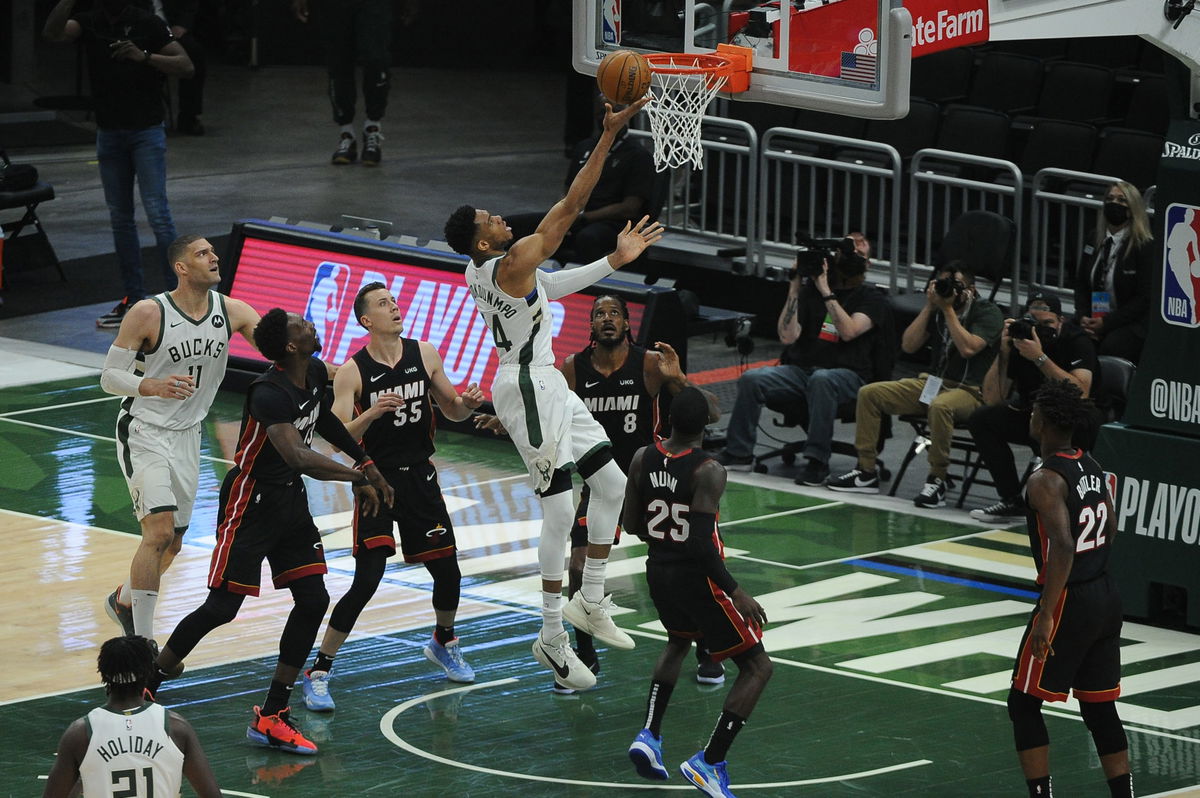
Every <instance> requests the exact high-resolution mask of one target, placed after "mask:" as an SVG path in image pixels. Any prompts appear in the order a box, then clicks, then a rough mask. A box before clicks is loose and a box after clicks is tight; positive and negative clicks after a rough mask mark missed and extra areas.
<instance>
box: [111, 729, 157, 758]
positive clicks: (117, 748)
mask: <svg viewBox="0 0 1200 798" xmlns="http://www.w3.org/2000/svg"><path fill="white" fill-rule="evenodd" d="M163 747H164V746H163V744H162V743H159V742H156V741H154V740H151V739H149V738H147V737H142V736H141V735H140V734H131V735H129V736H128V737H114V738H113V739H111V740H106V741H104V742H102V743H101V744H100V745H98V746H96V754H97V756H99V757H100V758H101V759H103V760H104V761H105V762H108V761H110V760H112V759H113V758H114V757H118V756H120V755H121V754H139V755H141V756H148V757H150V758H151V759H153V758H154V757H156V756H158V755H159V753H160V752H161V751H162V750H163Z"/></svg>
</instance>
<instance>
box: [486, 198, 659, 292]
mask: <svg viewBox="0 0 1200 798" xmlns="http://www.w3.org/2000/svg"><path fill="white" fill-rule="evenodd" d="M662 231H663V227H662V225H661V224H659V223H658V222H651V221H650V217H649V216H643V217H642V218H641V219H640V220H639V221H638V223H637V224H636V225H635V224H633V223H632V222H626V223H625V229H624V230H622V231H621V233H620V235H618V236H617V248H616V250H614V251H613V253H612V254H611V255H609V256H607V257H604V258H601V259H600V260H598V261H594V262H592V263H589V264H587V265H586V266H578V267H576V268H574V269H562V270H560V271H556V272H542V285H543V286H545V290H546V296H547V297H548V298H550V299H562V298H563V297H565V296H570V295H571V294H574V293H575V292H576V291H580V290H582V289H584V288H587V287H588V286H589V285H591V284H592V283H594V282H596V281H597V280H600V279H602V278H604V277H607V276H609V275H610V274H612V273H613V270H614V269H619V268H621V267H622V266H624V265H625V264H626V263H630V262H632V261H633V260H635V259H636V258H637V256H638V255H640V254H642V252H643V251H644V250H645V249H646V247H648V246H650V245H651V244H653V243H655V242H656V241H658V240H659V239H660V238H662ZM502 287H503V286H502ZM514 296H517V295H516V294H514Z"/></svg>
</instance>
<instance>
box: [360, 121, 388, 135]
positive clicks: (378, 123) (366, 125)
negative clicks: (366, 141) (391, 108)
mask: <svg viewBox="0 0 1200 798" xmlns="http://www.w3.org/2000/svg"><path fill="white" fill-rule="evenodd" d="M368 128H376V129H377V130H378V131H379V132H380V133H382V132H383V122H381V121H379V120H376V119H368V120H367V121H366V122H363V132H364V133H365V132H366V131H367V129H368Z"/></svg>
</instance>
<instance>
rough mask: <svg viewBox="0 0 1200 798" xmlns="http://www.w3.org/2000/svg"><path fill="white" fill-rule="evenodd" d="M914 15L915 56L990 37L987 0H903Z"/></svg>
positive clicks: (978, 41)
mask: <svg viewBox="0 0 1200 798" xmlns="http://www.w3.org/2000/svg"><path fill="white" fill-rule="evenodd" d="M904 7H905V8H907V9H908V13H909V14H910V15H912V21H913V37H912V44H913V51H912V54H913V57H914V58H915V57H917V56H921V55H928V54H929V53H936V52H938V51H939V50H949V49H951V48H953V47H964V46H966V45H968V44H979V43H980V42H986V41H987V40H988V4H987V0H904Z"/></svg>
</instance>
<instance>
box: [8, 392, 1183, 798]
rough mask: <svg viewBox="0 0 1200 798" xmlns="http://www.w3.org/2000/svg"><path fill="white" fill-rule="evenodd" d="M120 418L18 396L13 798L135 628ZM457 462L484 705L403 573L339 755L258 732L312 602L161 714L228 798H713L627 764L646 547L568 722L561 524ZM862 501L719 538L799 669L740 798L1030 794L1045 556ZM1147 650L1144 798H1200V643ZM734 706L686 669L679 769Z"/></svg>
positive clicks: (344, 508)
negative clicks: (542, 657) (610, 646)
mask: <svg viewBox="0 0 1200 798" xmlns="http://www.w3.org/2000/svg"><path fill="white" fill-rule="evenodd" d="M240 407H241V397H240V396H236V395H226V394H222V395H221V396H220V397H219V399H218V402H217V404H216V406H215V408H214V412H213V414H212V416H211V417H210V420H209V421H208V422H207V423H206V429H205V437H204V449H203V453H204V456H205V458H206V459H205V460H204V465H203V467H202V475H201V483H202V484H201V489H200V496H199V501H198V506H197V512H196V516H195V518H194V519H193V524H192V527H191V530H190V531H189V533H188V535H187V537H186V541H185V543H186V544H185V548H184V552H183V553H182V554H181V555H180V557H179V559H178V560H177V562H176V563H175V565H174V566H173V567H172V569H171V571H170V572H169V574H168V577H167V581H166V582H165V585H164V589H163V594H162V598H161V599H160V607H159V613H158V627H157V632H158V634H157V636H158V638H159V639H160V640H165V639H166V637H167V636H168V635H169V633H170V630H171V628H173V626H174V624H175V623H176V622H177V621H178V619H179V618H181V617H182V616H183V615H185V614H186V613H187V612H190V611H191V610H192V609H193V608H194V607H195V606H196V605H197V604H198V603H199V602H200V601H201V600H202V596H203V593H204V587H203V584H204V575H205V571H206V568H207V560H208V552H209V551H210V550H211V548H212V545H213V539H212V530H213V524H214V520H215V512H216V497H217V488H218V486H219V484H220V479H221V477H222V475H223V474H224V472H225V470H226V468H227V467H228V459H229V457H230V456H231V454H232V450H233V447H234V444H235V439H236V434H237V423H238V419H239V417H240ZM115 411H116V403H115V400H113V399H111V398H109V397H106V396H104V395H103V394H102V393H101V392H100V391H99V389H98V388H97V387H96V386H95V380H94V378H80V379H73V380H65V381H59V382H54V383H48V384H42V385H34V386H26V387H19V388H9V389H4V390H0V508H3V509H0V534H2V535H3V540H4V542H5V546H4V552H5V557H6V558H7V559H8V566H7V567H6V568H4V569H3V574H4V576H3V586H4V591H3V599H0V601H2V602H3V605H2V606H3V609H4V616H5V618H6V621H7V622H6V623H5V624H4V628H3V631H2V632H0V635H2V637H0V640H2V641H3V651H4V652H5V655H6V656H5V667H4V669H3V676H4V678H3V679H0V751H2V752H3V754H2V757H3V773H4V775H5V778H4V783H3V786H0V796H3V795H9V796H29V795H37V794H39V793H40V792H41V789H42V787H41V781H39V779H41V778H44V776H45V774H46V773H47V772H48V770H49V768H50V765H51V762H52V760H53V754H54V749H55V745H56V743H57V739H58V736H59V734H60V733H61V731H62V729H63V728H64V727H65V726H66V724H67V723H68V722H69V721H71V720H72V719H74V718H76V717H78V716H79V715H81V714H83V713H84V712H85V711H86V710H87V709H88V708H90V707H91V706H94V705H96V704H98V703H102V701H103V696H102V691H101V690H100V689H99V688H98V686H97V682H96V675H95V653H96V650H97V647H98V645H99V644H100V643H101V642H102V641H103V640H105V639H107V638H108V637H111V636H112V635H113V634H115V633H116V627H114V626H113V625H112V623H111V622H110V621H109V620H108V619H107V617H106V616H105V614H104V612H103V609H102V606H101V600H102V599H103V597H104V596H105V595H106V594H107V593H108V592H109V591H110V590H111V589H112V587H113V586H114V585H115V584H116V583H117V581H119V580H120V579H121V577H122V572H123V571H125V570H126V569H127V566H128V560H129V557H130V556H131V554H132V551H133V548H134V545H135V538H134V537H133V534H134V533H135V532H136V524H135V522H134V520H133V517H132V515H131V513H130V512H129V507H128V504H129V499H128V494H127V493H126V490H125V485H124V482H123V480H122V478H121V475H120V473H119V471H118V468H117V463H116V459H115V456H114V454H113V444H112V440H111V436H112V431H113V422H114V417H115ZM438 446H439V451H438V455H437V457H436V462H437V463H438V466H439V469H440V473H441V481H442V485H443V489H444V492H445V494H446V497H447V502H448V504H449V506H450V508H451V511H452V514H453V518H454V521H455V528H456V535H457V537H458V541H459V547H460V549H461V562H462V569H463V573H464V583H463V604H462V608H461V610H460V615H459V618H460V620H459V623H458V632H459V634H460V636H461V637H462V640H463V647H464V652H465V654H466V656H467V658H468V660H469V661H470V662H471V664H472V665H473V666H474V667H475V669H476V672H477V674H478V682H477V683H476V684H474V685H470V686H458V685H453V684H450V683H448V682H446V681H445V680H444V679H443V678H441V676H440V674H439V673H436V672H434V670H433V669H432V668H431V666H430V665H429V663H428V662H427V661H426V660H425V658H424V657H423V655H422V653H421V648H422V646H423V645H424V643H425V641H426V639H427V637H428V634H429V629H430V623H431V611H430V608H429V595H430V583H429V580H428V578H427V576H426V573H425V571H424V569H422V568H412V567H407V566H405V565H404V564H403V563H399V562H393V563H392V564H391V565H390V566H389V570H388V573H387V576H386V577H385V583H384V585H383V586H382V587H381V588H380V591H379V593H378V594H377V596H376V599H375V601H374V602H373V603H372V604H371V605H370V606H369V607H368V609H367V611H366V612H365V613H364V615H363V617H362V619H361V620H360V622H359V625H358V628H357V629H356V630H355V632H354V635H353V636H352V638H351V640H350V642H349V643H347V645H346V646H345V647H344V648H343V650H342V652H341V653H340V654H339V656H338V660H337V665H336V667H335V669H334V679H333V695H334V697H335V699H336V700H337V704H338V708H337V710H336V711H335V712H334V713H331V714H328V715H315V714H313V713H310V712H308V711H307V710H305V709H304V708H303V703H302V701H301V700H300V697H299V695H298V694H297V697H296V700H295V701H294V702H293V706H294V708H295V713H296V715H297V716H298V720H299V722H300V725H301V726H302V728H303V729H304V730H305V732H306V733H307V734H308V735H309V736H310V737H311V738H312V739H314V740H315V741H316V742H317V743H318V744H319V745H320V747H321V752H320V754H319V755H318V756H316V757H307V758H306V757H296V756H290V755H288V754H282V753H278V752H273V751H268V750H264V749H260V748H256V747H254V746H252V745H251V744H249V743H248V742H247V741H246V740H245V737H244V731H245V725H246V723H247V722H248V719H249V715H250V707H251V706H253V705H254V704H256V703H261V701H262V697H263V694H264V693H265V689H266V686H267V683H268V681H269V678H270V673H271V670H272V668H273V664H272V663H273V659H274V651H275V646H276V643H277V638H278V631H279V629H280V628H281V625H282V623H283V619H284V617H285V615H286V612H287V609H288V604H289V602H288V597H287V594H286V593H283V594H280V593H277V592H276V591H273V590H270V589H264V591H263V596H262V597H260V598H258V599H253V598H251V599H247V601H246V603H245V604H244V607H243V612H242V614H241V615H240V616H239V617H238V619H237V620H236V621H235V622H234V623H233V624H230V625H229V626H227V627H225V628H223V629H221V630H218V631H217V632H215V633H214V634H213V635H211V636H210V637H209V638H207V639H205V640H204V641H203V642H202V643H201V644H200V646H199V647H198V648H197V650H196V651H195V652H194V654H193V656H192V657H190V658H189V660H188V663H187V665H188V670H187V672H186V673H185V674H184V676H183V677H182V678H181V679H179V680H177V681H175V682H171V683H168V685H167V686H165V687H164V688H163V690H162V691H161V693H160V697H161V699H162V700H163V702H164V703H166V704H167V705H169V706H171V707H173V708H175V709H177V710H178V711H180V712H181V713H183V714H184V715H185V716H186V717H187V718H188V719H190V720H191V722H192V723H193V725H194V726H195V727H196V729H197V731H198V733H199V735H200V738H201V741H202V742H203V744H204V747H205V749H206V751H207V753H208V755H209V758H210V760H211V761H212V764H213V767H214V770H215V771H216V773H217V776H218V780H219V781H220V783H221V786H222V788H223V790H224V791H225V793H226V794H227V795H238V796H269V797H270V798H287V797H288V796H296V797H297V798H301V797H303V798H313V796H319V797H324V796H329V797H330V798H336V797H340V796H348V795H363V796H374V795H379V796H393V795H405V796H431V797H432V796H445V795H455V796H484V795H487V796H493V795H522V796H527V797H528V798H538V797H540V796H608V795H613V796H618V795H632V794H635V791H637V792H638V793H641V791H644V790H663V789H668V790H683V791H685V793H684V794H687V792H688V791H691V789H692V788H690V787H688V786H687V785H685V784H684V783H683V782H682V780H681V779H678V778H673V779H672V780H671V781H669V782H666V783H662V784H659V783H651V782H644V781H640V780H639V779H638V777H637V776H636V775H635V774H634V773H633V770H632V768H631V767H630V765H629V762H628V760H627V759H626V756H625V749H626V747H627V745H628V744H629V742H630V740H631V739H632V737H633V735H634V733H635V732H636V731H637V729H638V728H639V727H640V725H641V719H642V714H643V710H644V701H645V693H646V690H647V687H648V680H649V675H650V671H651V669H652V666H653V663H654V660H655V659H656V657H657V654H658V651H659V649H660V646H661V641H662V639H663V635H662V631H661V627H659V626H658V625H657V623H656V622H655V621H654V613H653V607H652V606H651V604H650V602H649V598H648V596H647V593H646V589H645V584H644V580H643V578H642V576H641V574H642V572H643V562H644V559H643V556H644V547H643V546H642V545H641V544H639V543H638V542H637V541H630V540H625V541H624V542H622V543H621V545H620V546H618V547H617V548H616V549H614V554H613V559H612V562H611V563H610V566H609V574H610V579H609V583H610V587H611V588H612V589H613V591H614V594H615V598H616V601H617V603H618V604H619V605H620V606H621V607H623V608H625V612H624V613H623V614H622V615H621V616H620V619H619V622H620V624H621V625H622V626H623V627H624V628H625V629H627V630H629V631H630V632H631V633H632V634H634V635H635V637H636V639H637V641H638V648H637V649H635V650H634V651H630V652H612V651H608V652H602V655H601V656H602V664H603V670H602V672H601V674H600V682H599V686H598V688H597V689H595V690H593V691H591V692H588V693H584V694H580V695H576V696H570V697H561V696H555V695H553V694H551V692H550V691H549V689H548V688H549V684H550V682H549V678H548V675H547V673H546V672H545V671H543V670H542V669H541V668H540V667H539V666H537V665H536V664H535V663H534V662H533V660H532V658H531V657H530V655H529V642H530V640H531V639H532V635H533V633H534V631H535V629H536V628H537V609H536V602H537V600H538V595H537V576H536V567H535V561H536V557H535V554H534V551H533V548H534V546H535V545H536V535H537V519H538V518H539V515H540V513H539V510H538V506H537V502H536V500H535V498H534V497H533V495H532V494H531V492H530V490H529V488H528V485H527V483H526V481H525V480H524V478H523V477H522V474H521V472H520V465H519V462H518V460H517V458H516V456H515V453H514V452H513V451H512V449H511V447H510V445H509V444H507V443H506V442H504V441H498V440H487V439H481V438H474V437H467V436H459V435H454V434H451V433H445V434H439V444H438ZM310 488H311V489H310V495H311V497H312V506H313V512H314V514H315V515H316V516H317V517H318V526H320V527H321V528H322V530H323V532H324V534H325V545H326V552H327V557H328V559H329V564H330V576H329V577H328V579H327V583H328V585H329V589H330V593H331V595H332V596H333V597H334V599H335V600H336V598H337V597H339V596H340V595H341V594H342V593H343V592H344V591H345V589H346V587H347V585H348V584H349V576H350V574H351V573H352V571H353V563H352V561H351V559H350V558H349V556H348V550H347V547H348V540H349V539H348V536H347V531H346V529H345V527H346V526H347V525H348V523H349V516H348V511H349V509H350V502H349V494H348V492H347V491H346V490H345V488H344V487H343V486H341V485H327V484H323V483H310ZM843 498H844V497H839V496H835V495H834V494H832V493H825V492H823V491H814V490H798V489H793V488H792V486H791V485H790V483H784V482H783V481H781V480H773V479H770V478H763V477H755V478H753V479H750V478H744V477H740V476H738V477H735V478H734V480H732V481H731V483H730V486H729V489H728V492H727V494H726V499H725V502H724V503H723V505H722V514H721V519H722V528H723V530H724V534H725V536H726V542H727V545H728V553H729V555H730V568H731V570H732V571H733V573H734V574H735V576H736V577H737V578H738V580H739V581H740V582H741V583H742V584H743V585H744V586H745V587H746V589H747V590H748V591H749V592H750V593H752V594H753V595H755V596H757V597H758V598H759V600H760V601H761V602H762V603H763V605H764V606H765V607H766V609H767V613H768V616H769V617H770V619H771V623H770V624H769V625H768V629H767V634H766V646H767V649H768V651H769V652H771V654H772V657H773V658H774V660H775V662H776V669H775V677H774V679H773V680H772V682H771V683H770V685H769V686H768V688H767V692H766V693H765V695H764V698H763V700H762V702H761V703H760V704H759V706H758V709H757V710H756V712H755V714H754V716H753V718H752V719H751V721H750V723H749V724H747V726H746V728H745V730H744V731H743V732H742V734H741V735H740V737H739V738H738V740H737V741H736V743H735V745H734V747H733V749H732V750H731V753H730V772H731V777H732V780H733V783H734V788H735V790H736V791H737V792H738V793H739V794H740V795H748V796H764V797H765V796H793V795H809V796H893V795H913V796H917V795H922V796H923V795H938V796H1002V795H1020V794H1023V789H1024V787H1023V784H1022V781H1021V777H1020V774H1019V771H1018V769H1017V766H1016V757H1015V756H1014V754H1013V751H1012V742H1011V733H1010V729H1009V723H1008V719H1007V715H1006V712H1005V708H1004V703H1003V702H1004V696H1005V694H1006V691H1007V677H1008V669H1009V667H1010V664H1011V659H1012V655H1013V653H1014V651H1015V648H1016V645H1017V640H1018V638H1019V636H1020V631H1021V629H1022V627H1023V624H1024V621H1025V618H1026V616H1027V614H1028V612H1029V610H1030V608H1031V605H1032V600H1031V599H1032V596H1033V594H1032V593H1031V592H1030V591H1029V584H1030V576H1031V571H1032V568H1031V561H1030V559H1029V557H1028V555H1027V553H1026V543H1025V539H1024V535H1023V533H1021V532H1019V530H1016V529H1012V530H990V529H986V528H984V527H980V526H965V525H963V524H961V523H955V522H953V521H950V520H945V519H944V518H939V517H937V515H936V513H926V514H923V515H918V514H913V513H910V512H907V511H905V510H906V508H904V506H903V505H901V504H899V503H895V502H888V501H886V500H871V501H860V500H858V499H852V500H851V501H843V500H842V499H843ZM1117 545H1118V551H1119V545H1120V543H1119V541H1118V544H1117ZM1117 562H1118V563H1119V556H1118V558H1117ZM1123 637H1124V638H1125V643H1124V647H1123V660H1124V680H1123V689H1124V694H1123V697H1122V701H1121V702H1120V710H1121V714H1122V717H1124V718H1125V719H1126V721H1127V730H1128V732H1129V741H1130V753H1131V756H1132V759H1133V762H1134V771H1135V779H1136V784H1137V787H1138V794H1139V795H1143V796H1146V795H1168V794H1170V795H1187V794H1191V795H1196V794H1200V788H1198V785H1200V636H1196V635H1187V634H1181V633H1177V632H1171V631H1166V630H1161V629H1154V628H1150V627H1146V626H1143V625H1139V624H1134V623H1127V624H1126V625H1125V630H1124V634H1123ZM734 670H735V669H734V666H732V665H730V666H729V673H730V677H731V678H732V676H733V673H734ZM727 689H728V683H727V685H726V686H724V687H716V688H710V687H702V686H700V685H698V684H696V683H695V682H694V681H693V680H692V663H691V662H689V663H688V664H687V665H686V666H685V670H684V673H683V677H682V678H681V680H680V682H679V684H678V686H677V687H676V690H675V693H674V695H673V697H672V700H671V706H670V709H669V711H668V713H667V716H666V721H665V725H664V735H665V749H666V758H667V760H668V763H669V766H670V767H671V768H672V769H673V768H674V766H675V765H676V764H677V763H678V762H680V761H682V760H683V759H685V758H686V757H688V756H690V755H691V754H692V753H694V752H695V751H696V750H697V749H698V748H700V747H701V746H702V745H703V743H704V741H705V740H706V739H707V736H708V734H709V732H710V730H711V727H712V724H713V722H714V721H715V719H716V716H717V713H718V712H719V710H720V705H721V702H722V700H723V698H724V695H725V693H726V691H727ZM298 692H299V691H298V690H297V693H298ZM1046 715H1047V724H1048V726H1049V729H1050V735H1051V739H1052V741H1053V748H1052V760H1053V763H1054V766H1053V772H1054V775H1055V786H1056V788H1057V789H1056V793H1057V794H1062V795H1067V796H1070V795H1098V794H1104V792H1105V788H1104V786H1103V783H1102V780H1103V778H1102V776H1101V774H1100V771H1099V768H1098V763H1097V760H1096V756H1095V753H1094V751H1093V749H1092V745H1091V740H1090V737H1089V736H1088V734H1087V731H1086V729H1085V728H1084V727H1083V724H1082V723H1081V722H1080V721H1079V718H1078V713H1077V711H1076V710H1075V708H1074V706H1073V705H1067V706H1065V707H1064V706H1058V707H1056V708H1054V709H1048V710H1047V713H1046ZM184 794H185V795H189V794H191V793H190V790H188V789H187V788H185V791H184ZM160 798H161V797H160Z"/></svg>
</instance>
